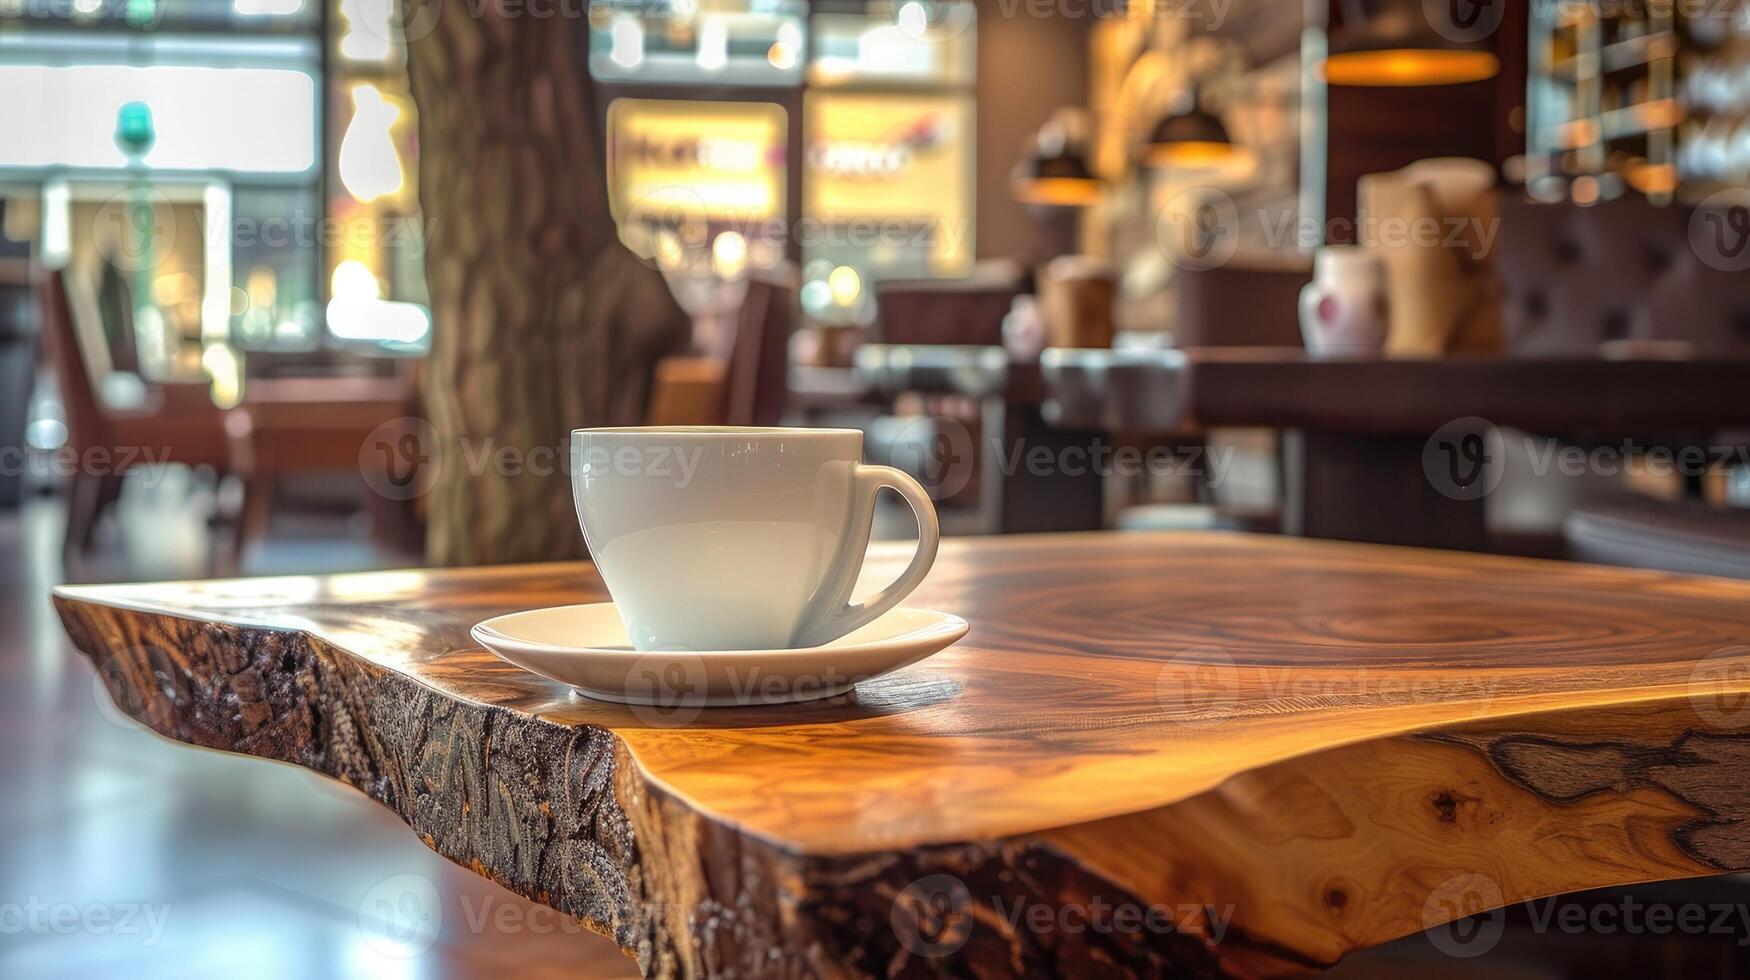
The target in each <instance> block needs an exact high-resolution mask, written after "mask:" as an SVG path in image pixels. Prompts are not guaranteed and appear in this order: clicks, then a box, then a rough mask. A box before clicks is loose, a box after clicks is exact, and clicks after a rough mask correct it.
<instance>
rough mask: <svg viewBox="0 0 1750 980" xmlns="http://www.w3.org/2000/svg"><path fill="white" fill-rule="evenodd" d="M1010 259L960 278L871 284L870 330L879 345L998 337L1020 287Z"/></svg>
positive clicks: (988, 341) (995, 340) (990, 341)
mask: <svg viewBox="0 0 1750 980" xmlns="http://www.w3.org/2000/svg"><path fill="white" fill-rule="evenodd" d="M1022 271H1023V270H1021V269H1020V268H1019V267H1017V266H1015V265H1013V264H1012V263H1007V262H1003V263H988V264H981V267H980V268H977V269H975V270H974V271H973V274H972V275H971V276H968V277H967V278H965V279H931V280H889V281H887V282H881V283H877V284H876V286H875V329H874V337H872V338H871V339H873V340H876V341H879V342H880V343H884V344H980V345H990V346H997V345H1001V344H1002V342H1003V317H1004V316H1006V315H1007V314H1008V312H1009V307H1010V306H1012V305H1013V304H1014V301H1015V297H1016V296H1017V295H1019V294H1020V293H1021V292H1022V290H1023V289H1024V286H1025V284H1024V283H1023V281H1022Z"/></svg>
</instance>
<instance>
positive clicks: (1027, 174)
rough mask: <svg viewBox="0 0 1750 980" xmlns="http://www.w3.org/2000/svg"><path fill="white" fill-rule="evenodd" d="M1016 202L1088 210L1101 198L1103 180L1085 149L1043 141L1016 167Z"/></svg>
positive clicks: (1058, 142)
mask: <svg viewBox="0 0 1750 980" xmlns="http://www.w3.org/2000/svg"><path fill="white" fill-rule="evenodd" d="M1010 183H1011V184H1012V186H1013V190H1014V195H1015V200H1017V201H1020V202H1021V203H1022V204H1035V205H1045V206H1050V207H1070V208H1079V207H1087V206H1088V205H1090V204H1093V203H1095V202H1096V201H1098V200H1099V199H1100V193H1101V186H1100V181H1099V179H1098V178H1097V177H1095V176H1094V174H1093V171H1091V170H1089V169H1088V161H1087V159H1086V157H1084V156H1083V155H1082V152H1081V149H1080V148H1079V147H1076V146H1074V145H1072V144H1071V143H1070V142H1069V141H1068V140H1042V141H1040V142H1039V143H1037V144H1035V146H1034V148H1033V150H1032V151H1031V152H1029V153H1027V154H1025V155H1023V156H1022V157H1021V159H1020V161H1019V162H1018V163H1016V164H1015V170H1014V173H1013V174H1012V175H1011V180H1010Z"/></svg>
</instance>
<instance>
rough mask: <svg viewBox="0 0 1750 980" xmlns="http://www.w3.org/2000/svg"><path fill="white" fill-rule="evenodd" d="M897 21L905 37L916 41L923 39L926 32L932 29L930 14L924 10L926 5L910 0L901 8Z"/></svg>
mask: <svg viewBox="0 0 1750 980" xmlns="http://www.w3.org/2000/svg"><path fill="white" fill-rule="evenodd" d="M895 21H896V22H897V23H898V24H899V29H900V30H901V31H903V32H904V33H905V36H907V37H910V38H914V39H916V38H921V37H923V36H924V32H925V31H927V30H929V29H930V15H929V12H928V11H926V10H924V5H923V4H921V3H918V0H909V2H908V3H906V4H905V5H904V6H902V7H900V8H899V14H898V15H897V16H896V17H895Z"/></svg>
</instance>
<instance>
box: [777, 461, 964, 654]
mask: <svg viewBox="0 0 1750 980" xmlns="http://www.w3.org/2000/svg"><path fill="white" fill-rule="evenodd" d="M855 480H856V489H855V491H854V494H853V499H854V500H855V501H856V503H855V505H854V509H853V511H852V513H853V515H854V516H853V517H852V518H851V519H852V520H853V521H855V522H856V528H857V531H858V532H860V533H856V534H855V535H854V536H853V537H852V538H851V539H850V540H849V541H847V542H846V544H845V553H844V554H842V555H841V556H840V560H839V561H838V563H837V567H836V568H835V569H834V574H833V575H832V576H830V579H831V580H830V581H828V582H827V583H825V584H824V585H823V586H822V587H821V594H822V595H823V596H832V597H833V600H832V605H831V606H829V607H828V609H827V611H826V612H825V613H824V614H823V615H822V616H821V618H820V620H819V621H818V622H815V623H805V624H803V626H802V628H801V629H799V630H797V631H796V641H795V642H796V645H797V646H803V647H810V646H819V645H820V644H823V643H827V642H829V641H832V640H836V639H838V638H839V637H841V636H844V635H845V634H846V633H849V632H850V631H852V630H854V629H856V628H858V627H859V626H866V625H868V624H869V623H871V622H873V621H874V620H875V618H876V617H877V616H880V615H881V614H882V613H884V612H886V611H887V610H889V609H892V608H893V607H894V606H897V605H899V601H900V600H901V599H904V598H905V597H906V596H908V595H911V592H912V590H913V589H915V588H917V587H918V585H919V584H921V583H922V582H923V580H924V576H925V575H928V574H929V572H930V565H931V564H932V563H933V562H934V561H935V560H936V548H937V546H938V545H940V544H941V540H942V528H941V525H940V524H939V523H937V521H936V505H935V503H934V502H932V501H931V500H930V495H929V494H928V493H927V492H926V491H925V490H924V488H923V486H922V485H920V484H919V483H918V481H916V480H914V479H912V478H911V475H910V474H908V473H906V472H905V471H904V470H896V469H894V468H893V467H891V466H874V465H870V464H866V463H859V464H857V467H856V475H855ZM883 489H891V490H893V491H895V492H896V493H898V494H899V495H900V496H901V497H903V498H905V502H906V503H908V504H910V505H911V512H912V516H913V517H915V518H917V522H918V550H917V552H916V553H915V554H913V555H912V559H911V564H910V565H907V566H906V569H905V571H904V572H902V573H900V576H899V578H897V579H895V580H894V581H893V584H892V585H889V586H888V587H887V588H885V589H882V590H881V591H880V592H877V593H876V594H874V595H872V596H870V597H869V598H867V599H865V600H863V601H862V602H856V603H853V602H850V601H849V599H850V595H851V589H852V588H854V587H855V586H856V584H857V573H858V572H860V571H862V568H863V550H864V549H865V548H867V547H868V545H869V532H870V527H871V523H872V522H873V520H874V516H875V497H876V495H878V494H879V493H880V492H881V491H882V490H883Z"/></svg>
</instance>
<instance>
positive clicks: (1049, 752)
mask: <svg viewBox="0 0 1750 980" xmlns="http://www.w3.org/2000/svg"><path fill="white" fill-rule="evenodd" d="M905 558H906V555H905V554H904V553H903V550H893V549H890V548H885V547H880V548H878V549H877V550H876V556H875V559H874V560H873V561H872V564H871V568H870V569H869V575H870V578H871V580H884V579H886V578H888V577H890V576H892V575H893V574H895V573H896V572H897V571H898V569H899V567H900V565H901V563H902V562H903V561H904V560H905ZM602 597H603V591H602V588H601V585H600V582H599V580H598V579H597V577H596V575H595V574H594V572H593V571H592V570H591V568H590V567H589V566H588V565H582V564H575V565H540V566H521V567H500V568H492V569H480V570H464V571H443V572H437V571H433V572H421V571H408V572H387V573H376V574H356V575H339V576H333V577H310V578H306V577H294V578H272V579H256V580H237V581H212V582H202V583H182V584H165V585H135V586H115V587H91V588H65V589H61V590H58V592H57V593H56V599H55V601H56V604H57V606H58V608H59V610H60V613H61V616H62V619H63V621H64V622H65V624H66V627H67V630H68V632H69V633H70V634H71V636H72V638H73V641H74V643H75V644H76V645H77V646H78V647H79V649H81V650H82V651H84V652H85V653H86V654H87V655H88V656H89V657H90V658H91V659H92V660H93V661H95V662H96V663H97V665H98V666H99V668H100V672H101V675H102V677H103V678H104V680H105V681H106V682H107V684H108V686H109V689H110V691H111V693H112V695H113V696H114V697H115V698H116V699H117V700H118V702H119V703H121V704H122V705H123V706H124V707H127V708H129V710H131V711H133V712H134V713H135V714H136V715H137V717H139V718H140V719H141V720H142V721H143V722H144V723H145V724H147V725H149V726H150V727H151V728H153V729H155V730H157V731H158V732H160V733H163V734H164V735H167V736H169V737H171V738H174V739H179V740H182V741H185V742H190V743H193V744H196V745H202V746H208V747H212V748H219V749H226V750H229V751H234V752H242V753H247V754H251V755H257V756H261V757H264V758H269V759H279V760H283V761H286V762H293V763H297V764H299V765H303V766H306V767H309V768H310V769H313V770H315V771H317V772H320V773H323V774H325V775H328V776H331V777H333V778H335V779H337V780H340V781H341V782H344V783H346V784H348V785H350V786H352V787H354V788H355V789H357V790H359V791H360V792H363V793H366V794H368V795H369V796H371V797H372V798H373V799H375V800H377V801H378V802H380V803H382V804H383V805H384V806H387V807H389V808H391V809H392V810H394V811H395V812H396V813H397V814H398V815H400V817H401V818H402V819H403V820H405V821H406V822H407V823H408V825H409V826H410V827H411V828H412V829H413V831H414V832H415V833H417V834H419V836H420V837H421V838H422V839H423V840H424V841H425V842H426V843H427V844H428V845H429V846H430V847H432V848H433V849H434V850H436V851H438V852H439V853H441V854H443V855H445V856H447V857H449V858H451V859H452V860H454V861H457V862H459V863H461V864H464V865H466V866H468V867H470V868H472V869H474V870H475V871H477V872H479V873H480V874H482V875H486V876H488V877H490V878H492V879H493V880H494V881H497V882H499V883H501V884H503V885H505V886H506V887H509V888H511V889H513V890H515V891H517V892H519V893H521V894H523V895H526V896H528V897H530V898H531V899H534V900H535V901H538V902H543V903H546V904H548V905H550V906H552V907H554V908H557V909H560V910H562V911H564V912H567V913H569V914H571V915H574V916H577V917H578V918H580V919H582V920H583V921H585V922H586V923H588V924H589V925H590V926H591V927H593V928H595V929H597V930H600V931H601V932H603V933H605V934H607V935H609V936H611V937H613V938H614V939H615V940H617V941H618V942H619V944H620V945H621V946H622V947H623V948H624V949H625V950H626V951H627V952H628V953H629V954H631V955H632V956H635V957H636V958H637V962H638V964H639V965H640V966H641V967H642V969H643V970H644V971H645V972H646V973H648V974H651V975H657V976H732V975H733V976H740V977H767V976H935V975H979V976H1004V975H1010V974H1029V975H1061V976H1092V977H1105V976H1113V975H1161V976H1182V975H1183V976H1208V975H1237V976H1268V975H1283V974H1297V973H1305V972H1310V971H1315V970H1317V969H1318V968H1321V967H1325V966H1328V965H1330V964H1332V963H1334V962H1336V961H1337V960H1338V958H1340V957H1341V956H1343V955H1344V954H1345V953H1347V952H1349V951H1351V950H1355V949H1359V948H1362V947H1367V946H1371V945H1374V944H1377V943H1382V942H1385V941H1386V940H1389V939H1392V938H1394V937H1398V936H1403V935H1405V934H1409V933H1413V932H1416V931H1419V930H1422V929H1424V928H1425V927H1432V926H1437V925H1440V924H1441V923H1443V922H1446V921H1448V920H1451V919H1453V918H1454V917H1455V916H1462V915H1465V914H1467V913H1472V912H1479V911H1483V910H1486V909H1489V908H1492V907H1497V906H1502V905H1504V904H1507V903H1513V902H1518V901H1521V900H1526V899H1530V898H1533V897H1538V896H1545V895H1550V894H1555V893H1562V892H1570V891H1575V890H1580V889H1586V888H1593V887H1601V886H1609V885H1618V884H1623V883H1630V882H1640V881H1647V880H1652V879H1675V878H1684V877H1690V876H1698V875H1711V874H1715V873H1719V872H1724V871H1729V870H1734V869H1744V868H1750V777H1747V776H1746V772H1747V769H1746V766H1747V765H1750V737H1747V735H1750V646H1746V643H1750V583H1741V582H1734V581H1727V580H1714V579H1701V578H1689V577H1682V576H1677V575H1669V574H1663V573H1655V572H1646V571H1638V570H1629V569H1613V568H1604V567H1594V566H1586V565H1577V564H1561V563H1547V562H1538V561H1531V560H1526V559H1515V558H1505V557H1499V556H1489V555H1473V554H1463V553H1455V552H1434V551H1419V550H1411V549H1398V548H1388V547H1382V546H1377V545H1361V544H1349V543H1341V542H1323V541H1309V540H1304V539H1293V538H1283V537H1275V536H1270V537H1263V536H1260V537H1250V536H1245V535H1225V534H1219V533H1180V534H1172V533H1162V534H1113V533H1107V534H1060V535H1044V536H1016V537H1009V538H994V539H982V540H974V541H967V540H956V541H952V542H948V543H945V544H944V545H943V546H942V552H941V557H940V558H939V560H938V561H937V562H936V566H935V570H934V571H933V572H932V573H931V576H930V578H929V580H928V581H927V582H926V583H925V585H924V586H923V587H922V588H920V589H919V590H918V591H917V593H916V594H915V595H914V597H913V599H912V600H911V601H912V603H913V604H915V605H921V606H926V607H931V608H937V609H944V610H953V611H955V612H957V613H960V614H962V615H964V616H965V617H966V618H967V619H968V620H970V621H971V623H972V632H971V633H970V635H968V636H967V638H966V639H965V640H964V641H962V642H961V643H960V644H958V645H956V646H954V647H951V648H949V649H948V650H946V651H944V652H942V653H940V654H938V655H936V656H935V657H932V658H930V659H928V660H925V661H923V662H921V663H918V664H915V665H913V666H911V667H909V668H906V669H904V670H901V671H899V672H897V673H895V674H892V675H889V676H887V677H883V678H878V679H875V680H872V681H868V682H866V683H864V684H862V685H861V686H860V687H858V688H857V689H856V691H855V693H854V694H852V695H847V696H844V697H841V698H838V699H834V700H831V701H826V702H818V703H813V704H800V705H787V706H772V707H755V708H719V709H708V710H706V709H695V710H693V711H691V712H687V711H682V710H677V711H675V712H673V713H665V712H661V711H656V710H654V709H633V708H627V707H621V706H616V705H612V704H605V703H599V702H594V701H589V700H585V699H582V698H580V697H577V696H574V695H572V694H570V693H569V692H568V691H567V690H566V689H565V688H564V687H562V686H561V685H559V684H556V683H552V682H549V681H546V680H543V679H542V678H539V677H536V676H534V675H531V674H526V673H523V672H521V671H519V670H517V669H515V668H512V667H510V666H508V665H506V664H503V663H501V662H499V661H498V660H496V659H494V658H493V657H492V656H490V655H489V654H487V653H485V652H484V651H482V650H480V649H479V648H478V647H476V646H475V645H474V644H473V643H472V642H471V641H470V640H469V639H468V632H467V631H468V627H469V625H470V624H471V623H473V622H475V621H476V620H478V619H480V618H481V617H484V616H489V615H493V614H496V613H500V612H503V611H505V610H509V609H515V608H527V607H531V606H535V605H540V604H549V603H566V602H578V601H584V600H597V599H601V598H602ZM1479 931H1480V930H1479ZM1457 934H1458V932H1457V930H1454V931H1453V935H1454V936H1457Z"/></svg>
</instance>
